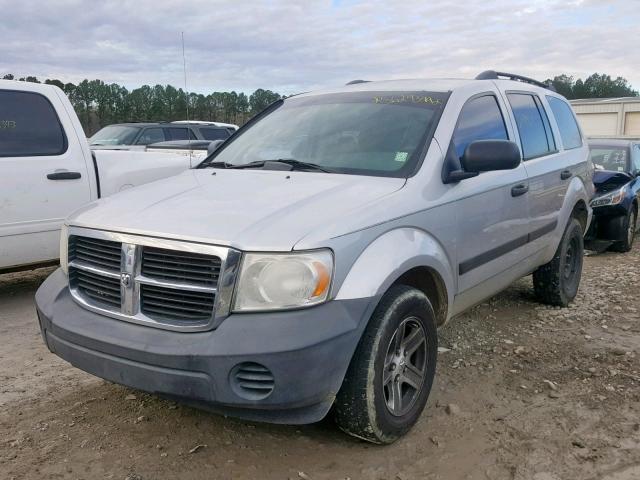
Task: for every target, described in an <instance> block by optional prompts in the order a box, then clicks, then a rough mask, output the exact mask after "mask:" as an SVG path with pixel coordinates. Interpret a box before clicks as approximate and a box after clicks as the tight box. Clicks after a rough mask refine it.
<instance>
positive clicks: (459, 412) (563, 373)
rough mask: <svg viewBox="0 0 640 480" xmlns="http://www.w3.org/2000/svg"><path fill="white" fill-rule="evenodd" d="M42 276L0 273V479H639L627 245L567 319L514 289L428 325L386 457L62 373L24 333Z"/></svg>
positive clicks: (593, 272)
mask: <svg viewBox="0 0 640 480" xmlns="http://www.w3.org/2000/svg"><path fill="white" fill-rule="evenodd" d="M49 272H50V270H48V271H47V270H44V271H35V272H30V273H28V274H19V275H18V274H13V275H5V276H0V338H1V339H2V341H1V342H0V478H3V479H5V478H6V479H15V480H18V479H49V478H51V479H54V478H55V479H59V478H69V479H102V478H104V479H123V480H124V479H127V480H149V479H177V478H180V479H234V480H236V479H240V480H242V479H303V480H307V479H313V480H315V479H331V480H345V479H352V480H356V479H375V480H378V479H388V480H408V479H443V480H445V479H446V480H449V479H483V480H484V479H496V480H501V479H505V480H506V479H512V480H525V479H527V480H528V479H533V480H571V479H580V480H590V479H594V480H595V479H603V480H637V479H640V302H638V300H637V299H638V294H639V290H640V289H639V283H638V280H639V275H640V248H636V249H634V250H633V251H632V252H630V253H628V254H624V255H621V254H614V253H605V254H598V255H595V254H594V255H589V256H588V257H587V258H586V259H585V271H584V275H583V280H582V284H581V287H580V291H579V294H578V297H577V298H576V300H575V302H574V303H573V304H572V305H571V306H570V307H569V308H566V309H558V308H552V307H546V306H542V305H540V304H538V303H536V302H535V299H534V298H533V296H532V290H531V279H530V278H524V279H522V280H521V281H519V282H517V283H516V284H514V285H513V286H511V287H510V288H509V289H507V290H506V291H504V292H503V293H501V294H500V295H498V296H496V297H494V298H492V299H491V300H489V301H487V302H485V303H483V304H482V305H479V306H478V307H475V308H474V309H472V310H471V311H470V312H468V313H467V314H465V315H464V316H462V317H460V318H458V319H455V320H453V321H452V322H450V323H449V324H448V325H446V326H445V327H443V328H442V329H441V330H440V353H439V365H438V374H437V378H436V382H435V384H434V389H433V392H432V395H431V398H430V400H429V404H428V406H427V409H426V410H425V412H424V414H423V415H422V417H421V419H420V421H419V423H418V424H417V425H416V427H415V428H414V430H412V432H411V433H410V434H409V435H408V436H407V437H406V438H404V439H402V440H400V441H399V442H397V443H395V444H394V445H391V446H387V447H379V446H374V445H369V444H366V443H363V442H360V441H358V440H354V439H352V438H349V437H346V436H344V435H343V434H341V433H340V432H339V431H338V430H337V429H336V428H335V427H334V426H333V424H332V422H331V421H330V420H325V421H323V422H321V423H319V424H316V425H310V426H305V427H288V426H273V425H263V424H254V423H249V422H243V421H239V420H234V419H228V418H224V417H220V416H216V415H212V414H209V413H206V412H201V411H198V410H194V409H192V408H188V407H185V406H183V405H180V404H176V403H173V402H170V401H167V400H163V399H159V398H157V397H155V396H153V395H149V394H145V393H142V392H138V391H134V390H131V389H128V388H124V387H121V386H118V385H113V384H111V383H108V382H105V381H103V380H100V379H97V378H95V377H92V376H90V375H88V374H85V373H83V372H81V371H78V370H76V369H74V368H73V367H71V366H70V365H68V364H66V363H65V362H63V361H61V360H59V359H58V358H57V357H55V356H53V355H51V354H50V353H49V352H48V351H47V350H46V348H45V347H44V346H43V344H42V341H41V338H40V335H39V332H38V329H37V323H36V318H35V311H34V307H33V303H32V298H33V293H34V291H35V289H36V288H37V285H38V284H39V283H40V282H41V281H42V280H43V279H44V278H45V276H46V274H48V273H49Z"/></svg>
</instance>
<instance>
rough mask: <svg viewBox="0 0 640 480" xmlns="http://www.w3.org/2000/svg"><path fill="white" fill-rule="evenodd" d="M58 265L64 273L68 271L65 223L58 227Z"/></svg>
mask: <svg viewBox="0 0 640 480" xmlns="http://www.w3.org/2000/svg"><path fill="white" fill-rule="evenodd" d="M60 267H61V268H62V271H63V272H64V273H65V274H68V273H69V228H68V227H67V226H66V225H62V228H61V229H60Z"/></svg>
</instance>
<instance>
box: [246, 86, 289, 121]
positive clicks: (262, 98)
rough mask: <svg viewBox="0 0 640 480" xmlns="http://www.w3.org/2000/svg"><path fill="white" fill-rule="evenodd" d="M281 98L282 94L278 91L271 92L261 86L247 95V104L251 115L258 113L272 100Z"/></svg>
mask: <svg viewBox="0 0 640 480" xmlns="http://www.w3.org/2000/svg"><path fill="white" fill-rule="evenodd" d="M281 98H282V96H281V95H280V94H278V93H275V92H272V91H271V90H263V89H262V88H259V89H257V90H256V91H255V92H253V93H252V94H251V96H250V97H249V106H250V107H251V113H252V114H253V115H255V114H256V113H260V112H261V111H262V110H264V109H265V108H267V107H268V106H269V105H271V104H272V103H273V102H275V101H276V100H280V99H281Z"/></svg>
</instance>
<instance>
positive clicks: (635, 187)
mask: <svg viewBox="0 0 640 480" xmlns="http://www.w3.org/2000/svg"><path fill="white" fill-rule="evenodd" d="M589 147H590V150H591V161H592V162H593V165H594V167H595V172H594V175H593V184H594V185H595V187H596V193H595V196H594V198H593V199H592V200H591V207H592V208H593V222H592V224H591V228H590V229H589V231H588V232H587V236H586V239H585V240H586V245H585V246H586V247H587V248H590V249H592V250H598V251H604V250H606V249H609V250H613V251H616V252H628V251H629V250H631V247H632V245H633V240H634V238H635V234H636V230H637V219H638V203H639V199H640V179H639V178H638V176H639V175H640V141H637V140H619V139H593V140H590V141H589Z"/></svg>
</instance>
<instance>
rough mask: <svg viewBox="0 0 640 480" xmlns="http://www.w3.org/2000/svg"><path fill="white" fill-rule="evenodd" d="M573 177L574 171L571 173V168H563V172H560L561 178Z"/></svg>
mask: <svg viewBox="0 0 640 480" xmlns="http://www.w3.org/2000/svg"><path fill="white" fill-rule="evenodd" d="M571 177H573V173H571V170H563V171H562V172H560V179H562V180H567V179H568V178H571Z"/></svg>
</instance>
